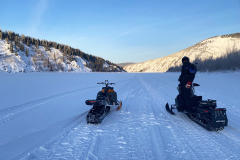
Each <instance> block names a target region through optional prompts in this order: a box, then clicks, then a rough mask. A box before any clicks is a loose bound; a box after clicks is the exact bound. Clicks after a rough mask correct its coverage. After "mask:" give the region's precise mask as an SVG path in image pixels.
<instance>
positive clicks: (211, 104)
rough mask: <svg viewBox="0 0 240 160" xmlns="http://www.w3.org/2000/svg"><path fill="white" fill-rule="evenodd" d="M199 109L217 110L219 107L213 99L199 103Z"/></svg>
mask: <svg viewBox="0 0 240 160" xmlns="http://www.w3.org/2000/svg"><path fill="white" fill-rule="evenodd" d="M196 107H198V108H209V107H211V108H216V107H217V101H216V100H211V99H208V100H201V101H199V102H198V103H197V106H196Z"/></svg>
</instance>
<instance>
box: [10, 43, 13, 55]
mask: <svg viewBox="0 0 240 160" xmlns="http://www.w3.org/2000/svg"><path fill="white" fill-rule="evenodd" d="M10 52H11V53H13V44H12V41H11V44H10Z"/></svg>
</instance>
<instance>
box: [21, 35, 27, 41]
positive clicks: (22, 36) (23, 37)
mask: <svg viewBox="0 0 240 160" xmlns="http://www.w3.org/2000/svg"><path fill="white" fill-rule="evenodd" d="M21 39H22V43H26V39H25V36H24V34H22V35H21Z"/></svg>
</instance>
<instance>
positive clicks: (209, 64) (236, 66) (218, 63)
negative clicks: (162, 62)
mask: <svg viewBox="0 0 240 160" xmlns="http://www.w3.org/2000/svg"><path fill="white" fill-rule="evenodd" d="M192 63H193V64H195V63H196V67H197V70H198V71H201V72H214V71H226V70H230V71H236V70H240V51H231V52H230V53H228V54H227V55H225V56H222V57H219V58H216V59H213V58H209V59H206V60H201V59H199V58H196V59H195V60H194V61H193V62H192ZM181 69H182V66H175V67H170V68H169V69H168V70H167V72H179V71H181Z"/></svg>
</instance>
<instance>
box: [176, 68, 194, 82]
mask: <svg viewBox="0 0 240 160" xmlns="http://www.w3.org/2000/svg"><path fill="white" fill-rule="evenodd" d="M196 72H197V69H196V66H195V65H194V64H191V63H188V64H187V65H185V66H184V65H183V66H182V70H181V75H180V77H179V79H178V81H179V82H180V83H187V82H188V81H189V82H193V80H194V78H195V74H196Z"/></svg>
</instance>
